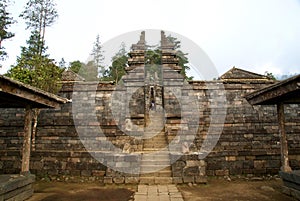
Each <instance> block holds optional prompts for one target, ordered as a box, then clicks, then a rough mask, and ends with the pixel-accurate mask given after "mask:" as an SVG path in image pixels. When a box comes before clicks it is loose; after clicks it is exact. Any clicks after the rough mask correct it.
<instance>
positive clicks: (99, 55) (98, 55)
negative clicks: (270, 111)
mask: <svg viewBox="0 0 300 201" xmlns="http://www.w3.org/2000/svg"><path fill="white" fill-rule="evenodd" d="M91 55H92V56H93V62H94V65H95V66H96V68H97V69H98V72H99V74H100V77H103V76H104V73H105V67H104V65H103V60H104V56H103V50H102V45H101V42H100V36H99V34H98V35H97V36H96V41H95V42H94V46H93V49H92V53H91ZM89 65H91V64H89Z"/></svg>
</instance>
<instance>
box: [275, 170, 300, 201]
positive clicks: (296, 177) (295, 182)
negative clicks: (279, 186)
mask: <svg viewBox="0 0 300 201" xmlns="http://www.w3.org/2000/svg"><path fill="white" fill-rule="evenodd" d="M279 174H280V177H281V178H282V181H283V184H284V186H283V192H284V193H285V194H287V195H290V196H292V197H294V198H296V199H297V200H300V170H296V171H293V172H291V173H288V172H280V173H279Z"/></svg>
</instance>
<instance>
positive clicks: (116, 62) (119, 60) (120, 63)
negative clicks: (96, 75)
mask: <svg viewBox="0 0 300 201" xmlns="http://www.w3.org/2000/svg"><path fill="white" fill-rule="evenodd" d="M127 60H128V56H127V52H126V45H125V43H124V42H122V43H121V46H120V49H119V51H118V52H117V53H116V54H115V55H114V56H113V57H112V63H111V66H110V67H109V69H108V70H107V71H106V72H105V76H104V78H103V79H102V80H112V81H115V82H116V83H118V82H119V81H120V79H121V78H122V76H123V75H125V74H126V72H125V66H126V64H127Z"/></svg>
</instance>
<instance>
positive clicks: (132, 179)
mask: <svg viewBox="0 0 300 201" xmlns="http://www.w3.org/2000/svg"><path fill="white" fill-rule="evenodd" d="M137 183H139V178H138V177H125V184H137Z"/></svg>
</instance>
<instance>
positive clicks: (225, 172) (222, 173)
mask: <svg viewBox="0 0 300 201" xmlns="http://www.w3.org/2000/svg"><path fill="white" fill-rule="evenodd" d="M215 174H216V176H228V175H229V170H216V171H215Z"/></svg>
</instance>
